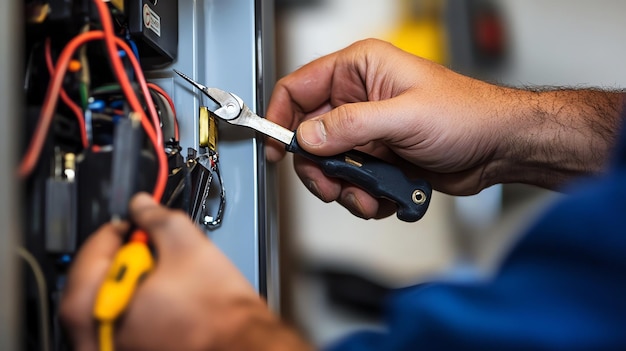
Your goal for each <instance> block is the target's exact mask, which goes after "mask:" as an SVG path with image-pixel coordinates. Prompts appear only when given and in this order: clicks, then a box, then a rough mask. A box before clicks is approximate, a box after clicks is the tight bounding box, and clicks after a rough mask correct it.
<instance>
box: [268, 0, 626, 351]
mask: <svg viewBox="0 0 626 351" xmlns="http://www.w3.org/2000/svg"><path fill="white" fill-rule="evenodd" d="M624 13H626V2H623V1H619V0H597V1H586V0H526V1H515V0H447V1H443V0H368V1H367V2H363V1H359V0H279V1H277V4H276V19H277V46H278V56H277V58H278V61H277V63H278V73H279V76H282V75H285V74H287V73H289V72H291V71H293V70H295V69H297V68H298V67H299V66H301V65H303V64H305V63H307V62H309V61H311V60H313V59H315V58H318V57H320V56H322V55H325V54H328V53H331V52H333V51H336V50H339V49H341V48H343V47H345V46H348V45H349V44H351V43H352V42H354V41H357V40H360V39H363V38H368V37H374V38H379V39H383V40H388V41H391V42H392V43H394V44H396V45H397V46H399V47H401V48H403V49H405V50H407V51H410V52H413V53H415V54H418V55H421V56H424V57H426V58H429V59H431V60H434V61H437V62H440V63H442V64H444V65H446V66H448V67H451V68H453V69H455V70H457V71H459V72H462V73H465V74H467V75H471V76H474V77H477V78H480V79H484V80H488V81H492V82H496V83H499V84H506V85H512V86H536V85H540V86H543V85H561V86H563V85H567V86H577V87H585V86H599V87H605V88H621V87H624V86H626V69H624V67H623V66H624V64H623V62H622V61H623V57H624V55H625V54H626V44H623V40H622V37H623V35H624V33H626V23H625V22H624V21H623V18H622V15H623V14H624ZM279 177H280V180H279V181H280V183H279V184H281V189H280V218H281V240H282V248H283V259H282V270H283V271H282V276H281V277H282V278H281V279H282V281H283V282H282V284H283V294H282V296H283V299H284V302H283V313H284V314H285V316H286V317H287V318H288V319H289V320H291V322H293V323H294V324H296V325H297V326H298V327H299V328H300V329H301V330H302V331H303V332H304V333H305V334H306V335H307V336H308V337H309V338H310V339H311V340H312V341H313V342H314V343H315V344H317V345H322V344H325V343H327V342H329V341H331V340H333V339H335V338H337V337H340V336H341V335H344V334H345V333H346V332H348V331H350V330H353V329H355V328H363V327H372V328H376V327H377V322H378V316H379V314H380V308H381V305H380V304H381V301H383V300H384V296H385V294H386V293H387V292H388V291H389V289H392V288H396V287H401V286H406V285H411V284H416V283H420V282H424V281H429V280H433V279H438V280H441V279H473V278H475V277H477V276H482V275H485V274H489V272H490V271H491V270H492V269H493V268H494V267H495V266H497V262H498V259H499V258H500V257H501V256H502V255H503V254H504V253H505V252H506V250H507V248H508V247H509V245H510V244H511V243H512V242H514V240H515V238H516V236H517V235H518V234H519V233H522V232H523V231H524V229H525V228H526V227H527V226H529V225H531V224H532V222H533V220H534V218H535V217H536V216H537V215H538V213H540V212H541V210H542V209H543V208H544V207H545V206H548V205H549V203H550V201H552V200H553V199H554V198H555V197H558V196H560V195H559V194H556V193H553V192H549V191H545V190H542V189H537V188H534V187H530V186H521V185H506V186H494V187H492V188H489V189H486V190H485V191H483V192H482V193H480V194H478V195H476V196H470V197H463V198H457V197H451V196H448V195H444V194H441V193H436V194H435V195H434V196H433V199H432V201H431V205H430V209H429V211H428V212H427V214H426V216H425V217H424V219H422V220H421V221H419V222H417V223H410V224H407V223H403V222H400V221H398V220H397V219H396V218H395V217H392V218H388V219H384V220H362V219H358V218H354V217H353V216H352V215H350V213H349V212H348V211H347V210H345V209H343V208H342V207H341V206H339V205H337V204H335V203H331V204H325V203H323V202H321V201H319V200H318V199H317V198H315V197H314V196H313V195H311V194H310V193H309V192H308V190H307V189H306V188H305V187H304V186H303V185H302V184H301V183H300V181H299V180H298V178H297V176H296V175H295V173H294V171H293V168H292V162H291V160H290V159H288V160H286V161H284V162H282V163H281V164H280V165H279Z"/></svg>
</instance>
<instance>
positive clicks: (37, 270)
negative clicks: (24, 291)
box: [17, 247, 50, 351]
mask: <svg viewBox="0 0 626 351" xmlns="http://www.w3.org/2000/svg"><path fill="white" fill-rule="evenodd" d="M17 254H18V255H19V256H20V257H21V258H22V259H23V260H24V261H25V262H26V263H27V264H28V266H29V267H30V269H31V270H32V271H33V275H34V276H35V282H36V283H37V292H38V295H39V318H40V322H41V326H40V328H41V329H40V338H41V340H40V341H41V350H42V351H50V343H49V340H50V329H49V325H48V299H47V296H46V295H47V294H48V288H47V287H46V278H45V277H44V274H43V271H42V270H41V266H40V265H39V263H38V262H37V259H35V257H34V256H33V255H32V254H31V253H30V252H28V250H26V249H25V248H23V247H17Z"/></svg>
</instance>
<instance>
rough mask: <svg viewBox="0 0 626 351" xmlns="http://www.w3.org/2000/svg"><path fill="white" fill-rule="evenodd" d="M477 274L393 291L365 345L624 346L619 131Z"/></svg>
mask: <svg viewBox="0 0 626 351" xmlns="http://www.w3.org/2000/svg"><path fill="white" fill-rule="evenodd" d="M565 192H566V193H567V194H568V195H566V196H564V197H563V198H561V199H559V200H558V202H556V203H555V204H554V205H553V206H551V208H550V209H548V211H547V212H546V213H545V214H544V216H543V217H541V218H540V219H539V220H538V222H537V223H536V224H535V225H534V226H532V227H531V228H530V230H529V231H528V232H527V233H526V234H525V235H524V236H523V237H522V238H521V239H520V240H519V241H518V242H517V243H516V245H515V246H514V247H513V248H512V250H511V251H510V252H509V254H508V255H507V256H506V258H505V260H504V261H503V262H502V265H501V266H500V268H499V270H498V272H497V273H496V274H495V275H494V276H493V277H492V278H491V279H489V280H487V281H476V282H472V283H467V282H466V283H451V282H448V283H429V284H422V285H419V286H414V287H409V288H405V289H401V290H398V291H396V292H394V293H393V294H392V296H391V297H390V299H389V301H388V304H387V307H386V312H385V321H384V322H385V327H386V328H385V329H386V331H385V332H374V331H363V332H360V333H356V334H352V335H350V336H348V337H347V338H344V339H343V340H340V341H338V342H337V343H335V344H334V345H331V346H330V347H329V348H328V350H332V351H352V350H354V351H357V350H358V351H365V350H385V351H392V350H393V351H395V350H502V351H504V350H506V351H513V350H568V351H571V350H594V351H595V350H626V133H622V137H621V140H620V141H619V143H618V147H617V153H616V155H615V162H614V163H613V165H612V167H611V169H610V171H609V172H608V173H607V174H606V175H603V176H601V177H597V178H594V179H585V180H581V181H578V182H576V183H575V184H572V185H571V186H570V187H569V189H567V190H566V191H565Z"/></svg>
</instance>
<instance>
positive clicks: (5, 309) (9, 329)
mask: <svg viewBox="0 0 626 351" xmlns="http://www.w3.org/2000/svg"><path fill="white" fill-rule="evenodd" d="M0 4H1V5H2V6H0V7H1V8H2V11H0V32H1V33H9V34H5V35H4V36H3V38H2V40H0V109H1V110H0V111H1V112H0V125H2V128H0V164H1V165H2V167H0V227H1V228H2V231H1V232H0V350H17V349H18V347H17V345H18V337H19V335H20V334H19V328H18V326H19V322H18V318H17V308H18V306H19V303H18V289H17V286H19V285H18V275H17V273H18V269H17V267H18V266H17V262H16V258H17V255H16V254H15V245H16V243H17V237H18V221H17V220H18V217H17V215H18V213H19V211H18V209H19V206H18V205H16V204H17V203H18V202H17V201H16V200H17V196H16V195H17V194H16V191H17V188H16V184H15V179H14V177H13V175H14V173H13V172H14V170H15V167H12V165H15V161H16V160H15V157H16V155H15V151H16V150H17V149H16V147H15V145H19V144H18V142H19V141H18V140H16V137H15V135H16V134H17V133H15V131H16V130H17V125H16V123H15V121H17V120H19V119H20V118H18V116H22V114H21V113H20V108H21V106H20V104H19V101H21V100H20V98H21V94H20V91H19V90H16V89H15V87H18V86H20V84H19V72H20V69H19V64H18V63H19V62H20V59H21V52H22V50H21V45H19V44H20V42H21V36H20V35H19V34H18V33H21V31H20V30H18V28H20V23H18V21H19V20H20V19H21V16H20V14H21V13H22V12H21V6H22V4H21V2H19V1H8V0H7V1H0Z"/></svg>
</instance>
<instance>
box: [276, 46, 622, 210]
mask: <svg viewBox="0 0 626 351" xmlns="http://www.w3.org/2000/svg"><path fill="white" fill-rule="evenodd" d="M622 99H623V96H622V94H621V93H617V92H616V93H611V92H603V91H598V90H553V91H543V92H537V91H530V90H520V89H512V88H506V87H500V86H496V85H492V84H488V83H485V82H481V81H478V80H475V79H472V78H469V77H465V76H462V75H460V74H457V73H455V72H453V71H451V70H449V69H447V68H445V67H443V66H441V65H438V64H435V63H433V62H430V61H427V60H424V59H422V58H419V57H416V56H414V55H411V54H409V53H406V52H404V51H401V50H399V49H398V48H396V47H394V46H392V45H390V44H388V43H385V42H382V41H378V40H372V39H370V40H365V41H361V42H358V43H355V44H353V45H351V46H350V47H348V48H346V49H344V50H341V51H338V52H336V53H333V54H330V55H328V56H325V57H322V58H320V59H318V60H315V61H313V62H311V63H309V64H307V65H305V66H303V67H302V68H300V69H299V70H297V71H295V72H294V73H292V74H290V75H288V76H286V77H284V78H283V79H281V80H280V81H279V82H278V83H277V85H276V87H275V89H274V92H273V95H272V99H271V101H270V104H269V106H268V111H267V118H268V119H270V120H272V121H273V122H276V123H278V124H281V125H283V126H285V127H286V128H288V129H291V130H293V129H296V128H297V136H298V141H299V143H300V145H301V146H302V147H303V148H304V149H305V150H307V151H309V152H311V153H314V154H317V155H333V154H338V153H340V152H345V151H347V150H349V149H352V148H358V149H361V150H362V151H365V152H368V153H372V154H374V155H376V156H378V157H381V158H384V159H386V160H388V161H390V162H395V163H397V164H399V165H401V166H403V167H404V169H405V170H406V171H407V173H409V174H410V175H412V176H415V177H421V178H425V179H427V180H428V181H430V182H431V183H432V184H433V187H434V188H435V189H436V190H439V191H442V192H446V193H449V194H453V195H470V194H475V193H478V192H480V191H481V190H482V189H484V188H486V187H488V186H490V185H493V184H496V183H507V182H523V183H529V184H535V185H539V186H543V187H547V188H555V187H557V186H559V185H560V184H561V183H562V182H563V181H564V180H567V179H568V178H570V177H572V176H575V175H579V174H585V173H590V172H598V171H600V170H601V169H602V167H603V165H604V162H605V160H606V158H607V155H608V153H609V150H610V148H611V147H612V146H613V141H614V137H615V135H616V133H617V132H618V130H617V129H618V124H619V121H618V117H619V113H620V111H621V108H622ZM283 155H284V148H283V147H282V146H281V145H278V144H277V143H275V142H273V141H270V142H269V143H268V148H267V156H268V159H269V160H271V161H278V160H280V159H281V158H282V156H283ZM295 168H296V171H297V173H298V175H299V176H300V178H301V179H302V181H303V182H304V183H305V185H307V186H308V187H309V189H310V190H311V191H312V192H313V193H315V194H316V195H317V196H318V197H320V198H321V199H322V200H324V201H327V202H328V201H334V200H337V201H338V202H340V203H342V204H343V205H344V206H346V207H347V208H348V209H350V210H351V211H352V212H353V213H355V214H357V215H359V216H362V217H365V218H372V217H374V218H377V217H383V216H388V215H390V214H391V213H393V210H394V209H393V208H390V207H389V204H388V203H385V202H379V200H378V199H375V198H372V197H371V196H369V195H368V194H367V193H366V192H364V191H363V190H361V189H359V188H356V187H355V186H352V185H350V184H346V183H344V182H342V181H340V180H338V179H331V178H328V177H326V176H324V175H323V174H322V172H321V170H320V169H319V168H317V167H316V166H315V165H313V164H312V163H311V162H308V161H307V160H305V159H303V158H300V157H296V158H295Z"/></svg>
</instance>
